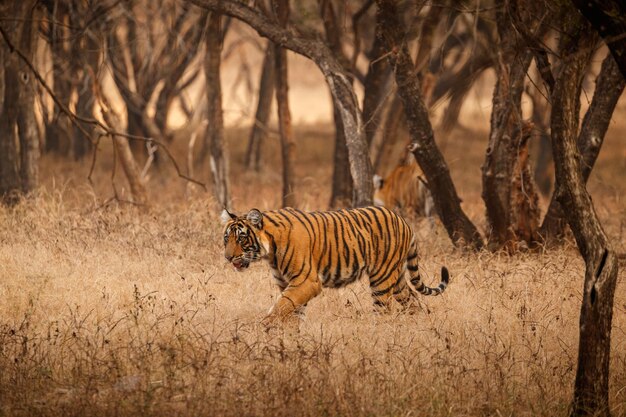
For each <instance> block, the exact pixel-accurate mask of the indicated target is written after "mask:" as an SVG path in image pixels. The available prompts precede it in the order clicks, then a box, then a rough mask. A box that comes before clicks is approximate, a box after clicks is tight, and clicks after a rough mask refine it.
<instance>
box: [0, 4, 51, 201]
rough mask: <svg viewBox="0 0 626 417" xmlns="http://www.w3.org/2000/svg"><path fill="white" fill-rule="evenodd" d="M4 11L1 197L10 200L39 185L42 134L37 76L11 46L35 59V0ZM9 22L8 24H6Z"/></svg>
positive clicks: (0, 109) (37, 14) (0, 164)
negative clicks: (37, 110) (37, 112)
mask: <svg viewBox="0 0 626 417" xmlns="http://www.w3.org/2000/svg"><path fill="white" fill-rule="evenodd" d="M0 10H1V12H2V14H3V15H10V16H14V17H15V19H12V20H8V21H5V22H3V23H2V24H3V26H2V27H1V31H2V38H3V40H4V42H3V43H2V45H1V46H0V49H2V55H3V71H2V73H3V77H0V79H1V81H2V82H1V83H0V84H2V85H1V87H2V88H0V91H2V92H3V93H4V94H3V98H2V100H1V101H2V106H0V198H1V199H2V200H3V201H5V202H8V203H13V202H15V201H16V197H17V196H19V195H20V194H27V193H29V192H31V191H33V190H34V189H35V188H36V187H37V186H38V185H39V153H40V151H39V135H38V132H37V122H36V120H35V113H34V111H33V109H34V107H35V95H36V80H35V78H34V76H33V74H32V72H31V70H30V69H29V68H28V67H27V66H26V65H25V63H24V62H23V61H22V60H21V59H20V58H19V57H18V56H17V54H16V53H15V51H14V50H12V49H11V48H13V47H17V48H19V49H20V51H21V53H23V54H24V55H25V57H26V58H27V59H30V60H31V62H32V60H33V58H34V55H35V51H36V45H37V34H38V31H37V25H36V23H35V22H37V21H38V19H39V18H38V16H40V14H41V10H40V9H39V7H37V2H35V1H23V2H10V3H9V4H3V5H2V6H0ZM5 24H6V25H7V26H4V25H5Z"/></svg>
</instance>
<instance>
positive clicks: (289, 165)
mask: <svg viewBox="0 0 626 417" xmlns="http://www.w3.org/2000/svg"><path fill="white" fill-rule="evenodd" d="M272 7H273V10H274V13H275V14H276V16H277V20H278V23H279V24H280V25H281V26H282V27H286V26H287V21H288V20H289V0H273V1H272ZM274 65H275V71H276V72H275V74H274V75H275V77H276V78H275V80H274V85H275V87H276V107H277V109H278V132H279V136H280V150H281V156H282V162H283V192H282V205H283V207H295V206H296V196H295V194H294V192H295V186H294V178H295V176H294V172H293V161H294V155H295V151H296V144H295V142H294V140H293V132H292V129H291V112H290V111H289V81H288V67H287V50H286V49H285V48H281V47H280V46H276V52H275V55H274Z"/></svg>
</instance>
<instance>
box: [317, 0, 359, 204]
mask: <svg viewBox="0 0 626 417" xmlns="http://www.w3.org/2000/svg"><path fill="white" fill-rule="evenodd" d="M318 3H319V7H320V15H321V17H322V21H323V23H324V30H325V32H326V40H327V41H328V46H329V48H330V50H331V51H332V52H333V54H334V55H335V57H337V60H338V61H339V62H340V63H341V65H342V66H343V67H344V69H345V70H346V73H350V72H351V71H352V67H351V65H352V64H351V62H350V59H349V58H348V56H347V55H346V53H345V52H344V51H343V30H342V28H341V24H340V23H339V22H340V18H339V17H338V10H337V9H338V8H336V7H335V5H334V4H333V2H332V1H331V0H318ZM333 119H334V122H335V151H334V153H333V155H334V157H333V180H332V188H331V194H330V206H331V207H348V206H350V204H351V202H352V178H351V177H350V165H349V158H348V147H347V145H346V136H345V134H344V129H343V125H342V123H343V121H342V119H341V110H340V108H339V107H337V105H336V103H334V102H333Z"/></svg>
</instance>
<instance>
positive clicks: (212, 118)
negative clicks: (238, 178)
mask: <svg viewBox="0 0 626 417" xmlns="http://www.w3.org/2000/svg"><path fill="white" fill-rule="evenodd" d="M223 40H224V36H223V33H222V25H221V15H220V14H218V13H211V15H210V17H209V20H208V30H207V33H206V41H205V42H206V58H205V62H204V76H205V79H206V83H205V89H206V96H207V117H208V124H207V129H206V134H205V136H204V142H203V146H202V149H203V150H201V155H203V154H206V153H208V154H209V166H210V169H211V175H212V177H213V187H214V193H215V197H216V198H217V201H218V202H219V203H220V205H221V206H222V207H224V208H226V209H228V208H230V194H229V188H230V187H229V182H228V171H229V170H228V154H227V152H226V146H225V141H224V117H223V112H222V88H221V84H222V83H221V76H220V74H221V71H220V66H221V62H222V61H221V53H222V42H223ZM207 149H208V152H207V151H206V150H207ZM200 157H202V156H200Z"/></svg>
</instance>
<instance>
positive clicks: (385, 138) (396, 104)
mask: <svg viewBox="0 0 626 417" xmlns="http://www.w3.org/2000/svg"><path fill="white" fill-rule="evenodd" d="M407 136H408V131H407V126H406V117H405V114H404V106H403V104H402V99H401V98H400V96H399V95H398V92H396V93H395V95H394V97H393V99H392V100H391V103H390V104H389V111H388V112H387V117H386V118H385V124H384V127H383V134H382V140H381V142H380V146H379V147H378V152H377V153H376V159H375V162H374V170H375V172H376V173H377V174H378V175H381V176H383V177H384V176H386V174H387V173H389V172H390V171H392V170H393V169H394V167H395V165H394V164H395V162H396V161H395V160H394V158H393V155H394V154H395V152H394V150H395V149H396V147H397V146H398V142H403V141H404V143H408V142H409V141H408V140H407Z"/></svg>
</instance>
